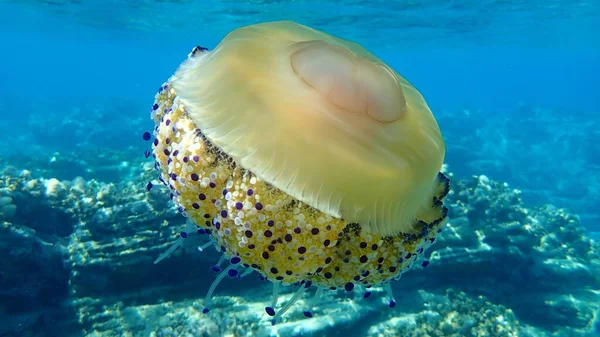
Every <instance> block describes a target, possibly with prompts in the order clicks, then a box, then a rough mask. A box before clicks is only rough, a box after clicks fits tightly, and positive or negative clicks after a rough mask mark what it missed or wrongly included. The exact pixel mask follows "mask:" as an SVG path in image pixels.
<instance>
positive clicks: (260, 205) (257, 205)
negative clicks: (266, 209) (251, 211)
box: [254, 202, 263, 211]
mask: <svg viewBox="0 0 600 337" xmlns="http://www.w3.org/2000/svg"><path fill="white" fill-rule="evenodd" d="M254 207H256V210H257V211H260V210H261V209H263V205H262V204H261V203H260V202H257V203H256V205H254Z"/></svg>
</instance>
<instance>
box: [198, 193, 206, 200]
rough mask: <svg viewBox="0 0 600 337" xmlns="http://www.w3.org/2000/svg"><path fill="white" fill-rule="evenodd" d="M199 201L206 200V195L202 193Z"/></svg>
mask: <svg viewBox="0 0 600 337" xmlns="http://www.w3.org/2000/svg"><path fill="white" fill-rule="evenodd" d="M198 199H200V200H206V195H204V193H200V194H199V195H198Z"/></svg>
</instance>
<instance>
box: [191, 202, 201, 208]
mask: <svg viewBox="0 0 600 337" xmlns="http://www.w3.org/2000/svg"><path fill="white" fill-rule="evenodd" d="M192 207H194V209H199V208H200V205H198V204H197V203H193V204H192Z"/></svg>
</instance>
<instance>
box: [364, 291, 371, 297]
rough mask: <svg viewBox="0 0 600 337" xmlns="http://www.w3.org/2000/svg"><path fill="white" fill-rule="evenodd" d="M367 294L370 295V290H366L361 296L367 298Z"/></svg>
mask: <svg viewBox="0 0 600 337" xmlns="http://www.w3.org/2000/svg"><path fill="white" fill-rule="evenodd" d="M369 296H371V292H370V291H367V292H365V294H364V295H363V298H369Z"/></svg>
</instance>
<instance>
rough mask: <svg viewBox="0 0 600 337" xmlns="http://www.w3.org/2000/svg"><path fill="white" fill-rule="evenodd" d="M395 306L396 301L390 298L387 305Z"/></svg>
mask: <svg viewBox="0 0 600 337" xmlns="http://www.w3.org/2000/svg"><path fill="white" fill-rule="evenodd" d="M395 306H396V301H394V300H391V301H390V304H388V307H390V308H393V307H395Z"/></svg>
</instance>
